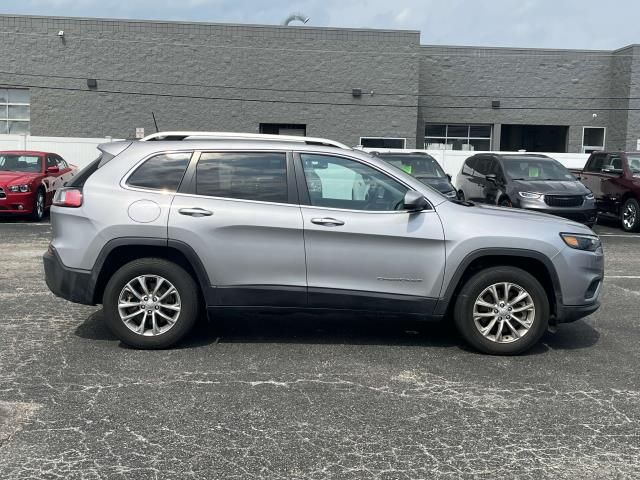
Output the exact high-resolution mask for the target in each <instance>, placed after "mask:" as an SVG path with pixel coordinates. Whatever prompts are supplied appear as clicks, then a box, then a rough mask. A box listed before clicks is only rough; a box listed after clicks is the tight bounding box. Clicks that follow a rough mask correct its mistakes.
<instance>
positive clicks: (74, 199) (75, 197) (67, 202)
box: [53, 188, 82, 208]
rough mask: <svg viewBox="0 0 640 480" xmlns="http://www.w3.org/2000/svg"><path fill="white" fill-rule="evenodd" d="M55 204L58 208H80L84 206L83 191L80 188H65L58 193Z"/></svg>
mask: <svg viewBox="0 0 640 480" xmlns="http://www.w3.org/2000/svg"><path fill="white" fill-rule="evenodd" d="M53 204H54V205H55V206H57V207H70V208H78V207H80V206H82V190H80V189H79V188H64V189H62V190H58V191H57V192H56V195H55V197H53Z"/></svg>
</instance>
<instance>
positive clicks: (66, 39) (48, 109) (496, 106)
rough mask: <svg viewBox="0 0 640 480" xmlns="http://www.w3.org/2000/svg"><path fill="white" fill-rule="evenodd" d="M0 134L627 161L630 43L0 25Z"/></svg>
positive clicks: (635, 90) (271, 29)
mask: <svg viewBox="0 0 640 480" xmlns="http://www.w3.org/2000/svg"><path fill="white" fill-rule="evenodd" d="M0 45H1V49H2V56H1V57H0V58H1V59H2V60H0V134H3V133H30V134H32V135H42V136H68V137H104V136H112V137H134V136H135V134H136V129H141V128H143V129H144V130H145V133H150V132H153V131H155V125H154V120H153V116H152V112H153V115H155V118H156V120H157V124H158V127H159V128H160V129H161V130H225V131H248V132H264V133H289V134H301V133H304V134H307V135H310V136H323V137H329V138H333V139H335V140H339V141H342V142H345V143H347V144H351V145H356V144H363V145H367V146H391V147H402V146H404V147H407V148H414V147H417V148H423V147H424V146H426V147H428V148H450V149H458V150H487V149H494V150H517V149H526V150H528V151H556V152H583V151H585V152H586V151H591V150H594V149H599V148H610V149H614V148H615V149H618V148H620V149H627V150H635V149H636V147H637V142H638V139H640V45H633V46H629V47H625V48H622V49H620V50H616V51H586V50H538V49H513V48H483V47H451V46H429V45H421V44H420V32H417V31H390V30H366V29H339V28H316V27H307V26H305V27H297V26H288V27H284V26H263V25H229V24H208V23H184V22H164V21H162V22H160V21H137V20H135V21H134V20H109V19H91V18H60V17H35V16H18V15H0Z"/></svg>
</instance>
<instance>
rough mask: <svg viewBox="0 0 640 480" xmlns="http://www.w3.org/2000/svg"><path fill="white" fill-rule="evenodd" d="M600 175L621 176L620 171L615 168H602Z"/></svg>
mask: <svg viewBox="0 0 640 480" xmlns="http://www.w3.org/2000/svg"><path fill="white" fill-rule="evenodd" d="M602 173H608V174H609V175H622V170H618V169H617V168H603V169H602Z"/></svg>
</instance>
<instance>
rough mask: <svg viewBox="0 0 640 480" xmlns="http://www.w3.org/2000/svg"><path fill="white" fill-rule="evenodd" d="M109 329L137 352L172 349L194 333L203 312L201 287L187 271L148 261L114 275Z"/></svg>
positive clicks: (108, 290) (107, 303)
mask: <svg viewBox="0 0 640 480" xmlns="http://www.w3.org/2000/svg"><path fill="white" fill-rule="evenodd" d="M103 306H104V316H105V320H106V323H107V326H108V327H109V329H110V330H111V331H112V332H113V333H114V335H116V336H117V337H118V338H119V339H120V340H121V341H122V342H124V343H126V344H127V345H130V346H132V347H136V348H142V349H158V348H166V347H170V346H171V345H174V344H175V343H177V342H178V341H180V340H181V339H182V338H183V337H184V336H185V335H186V334H187V333H189V331H191V329H192V327H193V325H194V323H195V321H196V319H197V316H198V310H199V298H198V287H197V285H196V283H195V281H194V280H193V278H192V276H191V275H190V274H189V273H188V272H186V271H185V270H184V269H183V268H182V267H180V266H178V265H176V264H175V263H173V262H169V261H167V260H164V259H162V258H143V259H140V260H134V261H132V262H130V263H127V264H125V265H124V266H122V267H121V268H120V269H119V270H117V271H116V273H114V274H113V276H112V277H111V279H110V280H109V281H108V283H107V286H106V287H105V291H104V296H103Z"/></svg>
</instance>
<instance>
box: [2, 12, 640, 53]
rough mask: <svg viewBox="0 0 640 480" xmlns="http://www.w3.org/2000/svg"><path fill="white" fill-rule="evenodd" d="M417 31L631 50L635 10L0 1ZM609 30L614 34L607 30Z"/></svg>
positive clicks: (165, 16)
mask: <svg viewBox="0 0 640 480" xmlns="http://www.w3.org/2000/svg"><path fill="white" fill-rule="evenodd" d="M298 11H300V12H303V13H304V14H306V15H308V16H309V17H311V21H310V22H309V25H310V26H332V27H367V28H383V29H411V30H420V31H422V41H423V43H429V44H452V45H487V46H517V47H549V48H594V49H614V48H619V47H622V46H625V45H628V44H630V43H638V42H639V41H640V40H639V37H640V35H638V34H637V32H638V29H637V26H636V22H637V20H636V19H637V18H638V17H640V2H637V1H631V0H628V1H622V0H621V1H613V2H609V3H608V4H607V5H606V8H605V7H603V5H602V2H601V1H596V0H562V1H558V0H522V1H520V2H513V1H512V0H492V1H482V2H471V1H469V0H448V1H446V2H443V1H435V0H394V1H393V2H390V1H389V0H270V1H268V2H266V1H264V0H137V1H122V0H21V1H20V2H16V1H15V0H0V12H3V13H23V14H37V15H70V16H88V17H116V18H136V19H161V20H178V19H179V20H192V21H201V22H234V23H266V24H275V25H278V24H280V23H281V22H282V21H283V20H284V19H285V18H286V17H287V16H288V15H289V14H290V13H292V12H298ZM614 26H615V27H614Z"/></svg>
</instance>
